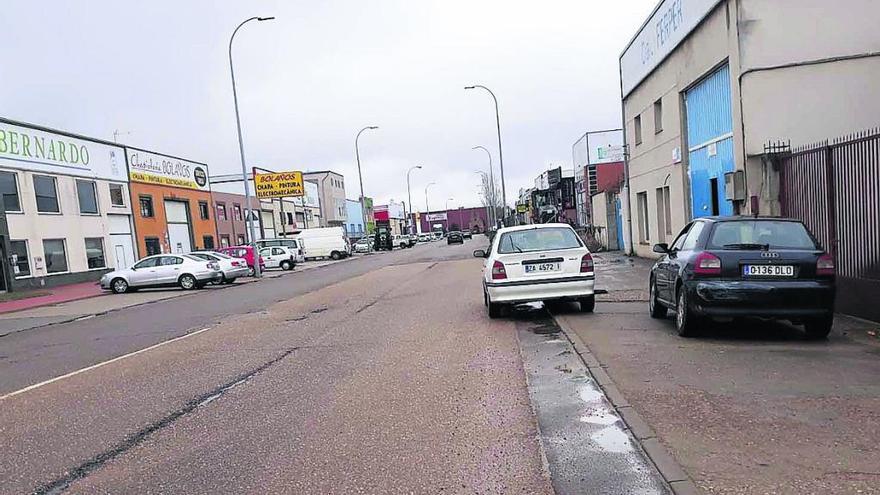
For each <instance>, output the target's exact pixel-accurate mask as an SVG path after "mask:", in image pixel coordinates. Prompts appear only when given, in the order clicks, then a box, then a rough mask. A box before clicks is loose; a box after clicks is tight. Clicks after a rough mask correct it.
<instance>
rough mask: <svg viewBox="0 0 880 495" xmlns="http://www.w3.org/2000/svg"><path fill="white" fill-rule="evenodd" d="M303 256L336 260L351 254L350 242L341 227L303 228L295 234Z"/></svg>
mask: <svg viewBox="0 0 880 495" xmlns="http://www.w3.org/2000/svg"><path fill="white" fill-rule="evenodd" d="M295 238H296V240H297V241H299V242H301V247H302V249H303V253H304V255H305V258H307V259H315V258H332V259H334V260H338V259H340V258H345V257H346V256H348V255H350V254H351V244H350V243H349V242H348V237H347V236H346V235H345V230H344V229H343V228H342V227H322V228H315V229H305V230H303V231H301V232H300V233H299V234H297V235H296V237H295Z"/></svg>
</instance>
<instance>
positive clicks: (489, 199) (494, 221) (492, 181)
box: [471, 146, 498, 226]
mask: <svg viewBox="0 0 880 495" xmlns="http://www.w3.org/2000/svg"><path fill="white" fill-rule="evenodd" d="M471 149H472V150H483V151H485V152H486V156H488V157H489V180H488V183H489V191H490V193H491V194H490V195H489V197H487V198H486V203H487V204H488V203H491V204H492V210H491V211H492V216H491V217H490V218H487V219H486V220H488V221H491V222H492V225H496V226H497V225H498V212H497V211H496V208H497V205H498V201H497V198H496V197H495V176H494V174H493V171H492V169H493V168H494V167H492V153H490V152H489V150H487V149H486V148H484V147H482V146H474V147H473V148H471ZM487 207H488V206H487Z"/></svg>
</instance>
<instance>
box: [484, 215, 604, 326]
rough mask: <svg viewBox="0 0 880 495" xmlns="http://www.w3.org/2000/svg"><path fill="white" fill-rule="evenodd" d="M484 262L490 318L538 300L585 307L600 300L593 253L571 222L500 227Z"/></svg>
mask: <svg viewBox="0 0 880 495" xmlns="http://www.w3.org/2000/svg"><path fill="white" fill-rule="evenodd" d="M474 256H475V257H477V258H486V263H485V265H484V266H483V302H484V303H485V305H486V307H487V308H488V310H489V317H490V318H498V317H499V316H501V310H502V308H503V307H504V306H506V305H511V304H518V303H525V302H533V301H559V300H561V301H577V302H579V303H580V306H581V311H585V312H592V311H593V308H594V307H595V305H596V298H595V295H594V294H595V293H594V291H593V289H594V284H595V273H594V271H593V257H592V255H591V254H590V250H589V249H587V247H586V246H585V245H584V242H583V241H582V240H581V238H580V237H578V235H577V233H576V232H575V231H574V229H572V228H571V227H570V226H569V225H567V224H564V223H549V224H539V225H524V226H520V227H508V228H503V229H500V230H498V232H497V234H496V235H495V238H494V239H493V240H492V245H491V246H490V247H489V252H486V251H484V250H482V249H478V250H476V251H474Z"/></svg>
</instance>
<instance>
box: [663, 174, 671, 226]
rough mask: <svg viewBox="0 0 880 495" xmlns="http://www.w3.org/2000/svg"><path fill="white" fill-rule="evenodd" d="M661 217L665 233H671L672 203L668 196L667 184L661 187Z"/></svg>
mask: <svg viewBox="0 0 880 495" xmlns="http://www.w3.org/2000/svg"><path fill="white" fill-rule="evenodd" d="M663 218H664V223H665V225H666V233H667V234H669V235H672V205H671V199H670V197H669V186H666V187H664V188H663Z"/></svg>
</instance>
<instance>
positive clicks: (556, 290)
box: [485, 276, 596, 303]
mask: <svg viewBox="0 0 880 495" xmlns="http://www.w3.org/2000/svg"><path fill="white" fill-rule="evenodd" d="M595 284H596V280H595V278H594V277H592V276H589V277H588V276H583V277H567V278H564V279H536V280H525V281H519V280H517V281H512V282H490V283H486V284H485V286H486V291H487V292H488V294H489V299H491V300H492V302H496V303H520V302H533V301H552V300H560V299H563V300H564V299H578V298H581V297H586V296H591V295H593V293H594V286H595Z"/></svg>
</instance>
